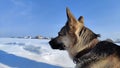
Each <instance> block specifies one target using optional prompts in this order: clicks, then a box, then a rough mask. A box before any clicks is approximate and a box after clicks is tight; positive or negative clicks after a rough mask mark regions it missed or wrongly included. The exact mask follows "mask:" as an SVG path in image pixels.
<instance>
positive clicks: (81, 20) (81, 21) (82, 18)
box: [78, 16, 84, 24]
mask: <svg viewBox="0 0 120 68" xmlns="http://www.w3.org/2000/svg"><path fill="white" fill-rule="evenodd" d="M78 21H79V22H80V23H83V24H84V17H83V16H80V17H79V18H78Z"/></svg>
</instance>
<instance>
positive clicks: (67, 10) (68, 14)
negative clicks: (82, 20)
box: [66, 8, 76, 23]
mask: <svg viewBox="0 0 120 68" xmlns="http://www.w3.org/2000/svg"><path fill="white" fill-rule="evenodd" d="M66 14H67V19H68V21H70V22H71V23H74V22H76V19H75V17H74V16H73V15H72V13H71V12H70V10H69V9H68V8H66Z"/></svg>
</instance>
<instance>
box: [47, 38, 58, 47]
mask: <svg viewBox="0 0 120 68" xmlns="http://www.w3.org/2000/svg"><path fill="white" fill-rule="evenodd" d="M49 44H50V46H51V48H52V49H58V48H59V46H57V41H56V40H55V39H51V40H50V41H49Z"/></svg>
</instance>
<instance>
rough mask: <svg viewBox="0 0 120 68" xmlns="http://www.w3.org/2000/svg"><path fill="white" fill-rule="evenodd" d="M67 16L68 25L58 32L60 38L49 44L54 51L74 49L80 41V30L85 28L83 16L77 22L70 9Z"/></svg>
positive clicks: (52, 40)
mask: <svg viewBox="0 0 120 68" xmlns="http://www.w3.org/2000/svg"><path fill="white" fill-rule="evenodd" d="M66 14H67V22H66V25H65V26H64V27H63V28H62V29H61V30H60V32H58V36H57V37H56V38H53V39H51V41H50V42H49V44H50V45H51V47H52V48H53V49H60V50H66V49H68V48H71V47H73V46H74V45H75V44H76V42H77V41H78V37H79V32H80V30H81V29H82V27H83V26H84V21H83V16H80V18H79V19H78V20H76V19H75V17H74V16H73V15H72V13H71V12H70V10H69V9H68V8H67V9H66Z"/></svg>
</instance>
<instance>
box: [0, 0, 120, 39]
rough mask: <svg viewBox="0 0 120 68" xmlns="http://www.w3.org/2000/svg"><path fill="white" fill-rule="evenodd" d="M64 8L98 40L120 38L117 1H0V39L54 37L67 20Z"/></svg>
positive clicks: (119, 2) (119, 12)
mask: <svg viewBox="0 0 120 68" xmlns="http://www.w3.org/2000/svg"><path fill="white" fill-rule="evenodd" d="M66 7H69V8H70V10H71V12H72V13H73V14H74V16H75V17H76V18H78V17H79V16H81V15H82V16H84V19H85V25H86V26H87V27H88V28H90V29H91V30H93V31H94V32H95V33H99V34H101V38H112V39H115V38H120V30H119V29H120V0H0V37H11V36H27V35H31V36H36V35H42V36H47V37H54V36H56V35H57V32H58V31H59V30H60V28H61V27H62V26H63V25H64V24H65V22H66V20H67V18H66Z"/></svg>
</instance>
